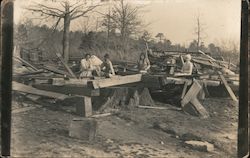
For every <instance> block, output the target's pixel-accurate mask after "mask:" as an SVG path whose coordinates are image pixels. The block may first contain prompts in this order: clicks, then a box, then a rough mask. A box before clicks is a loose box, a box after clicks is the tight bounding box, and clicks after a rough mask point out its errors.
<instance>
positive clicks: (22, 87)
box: [12, 81, 69, 100]
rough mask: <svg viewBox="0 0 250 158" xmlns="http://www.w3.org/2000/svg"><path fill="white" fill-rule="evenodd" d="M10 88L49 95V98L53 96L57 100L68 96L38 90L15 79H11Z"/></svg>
mask: <svg viewBox="0 0 250 158" xmlns="http://www.w3.org/2000/svg"><path fill="white" fill-rule="evenodd" d="M12 90H14V91H19V92H24V93H28V94H35V95H40V96H45V97H49V98H55V99H59V100H64V99H66V98H68V97H69V96H67V95H65V94H60V93H55V92H49V91H44V90H39V89H36V88H33V87H31V86H27V85H25V84H22V83H18V82H15V81H12Z"/></svg>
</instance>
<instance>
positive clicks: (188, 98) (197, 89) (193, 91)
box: [181, 80, 202, 107]
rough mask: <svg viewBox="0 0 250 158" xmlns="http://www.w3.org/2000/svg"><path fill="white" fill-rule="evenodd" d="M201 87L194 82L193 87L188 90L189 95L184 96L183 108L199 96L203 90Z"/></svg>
mask: <svg viewBox="0 0 250 158" xmlns="http://www.w3.org/2000/svg"><path fill="white" fill-rule="evenodd" d="M201 88H202V87H201V85H200V84H199V83H198V82H197V81H196V80H194V81H193V84H192V86H191V87H190V89H189V90H188V92H187V94H186V95H185V96H184V98H183V99H182V100H181V106H182V107H184V106H185V105H186V104H187V103H189V102H190V101H191V100H192V99H193V98H195V97H196V96H197V94H198V93H199V92H200V90H201Z"/></svg>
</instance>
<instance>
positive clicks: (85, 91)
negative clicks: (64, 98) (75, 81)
mask: <svg viewBox="0 0 250 158" xmlns="http://www.w3.org/2000/svg"><path fill="white" fill-rule="evenodd" d="M32 87H35V88H37V89H40V90H46V91H51V92H58V93H63V94H67V95H68V94H71V95H82V96H90V97H91V96H99V95H100V89H89V88H87V87H77V86H70V85H63V86H55V85H51V84H33V85H32Z"/></svg>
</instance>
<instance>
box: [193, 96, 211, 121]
mask: <svg viewBox="0 0 250 158" xmlns="http://www.w3.org/2000/svg"><path fill="white" fill-rule="evenodd" d="M190 102H191V103H192V105H193V106H194V108H195V110H197V112H198V113H199V115H200V117H201V118H208V117H209V114H208V112H207V110H206V109H205V108H204V107H203V106H202V105H201V103H200V102H199V100H198V99H197V98H196V97H195V98H193V99H192V100H191V101H190Z"/></svg>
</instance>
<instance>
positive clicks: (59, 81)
mask: <svg viewBox="0 0 250 158" xmlns="http://www.w3.org/2000/svg"><path fill="white" fill-rule="evenodd" d="M88 81H90V79H73V78H70V79H64V78H53V79H52V84H53V85H57V86H63V85H71V86H75V87H87V83H88Z"/></svg>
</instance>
